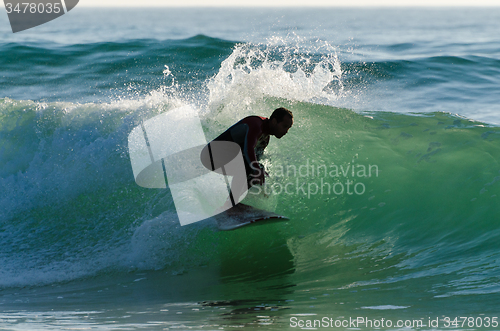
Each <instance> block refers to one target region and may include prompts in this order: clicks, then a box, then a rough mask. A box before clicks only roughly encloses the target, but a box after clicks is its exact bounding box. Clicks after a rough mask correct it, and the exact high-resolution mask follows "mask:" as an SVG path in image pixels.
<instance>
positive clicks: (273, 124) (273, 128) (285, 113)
mask: <svg viewBox="0 0 500 331" xmlns="http://www.w3.org/2000/svg"><path fill="white" fill-rule="evenodd" d="M292 125H293V114H292V112H291V111H289V110H288V109H286V108H283V107H280V108H278V109H276V110H275V111H274V112H273V113H272V114H271V117H270V118H269V134H270V135H273V136H275V137H276V138H278V139H279V138H281V137H283V136H284V135H285V134H286V133H287V132H288V130H289V129H290V128H291V127H292Z"/></svg>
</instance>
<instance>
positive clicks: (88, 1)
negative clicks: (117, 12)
mask: <svg viewBox="0 0 500 331" xmlns="http://www.w3.org/2000/svg"><path fill="white" fill-rule="evenodd" d="M78 5H79V6H86V7H181V6H182V7H187V6H189V7H190V6H193V7H198V6H203V7H217V6H230V7H240V6H241V7H250V6H252V7H270V6H276V7H289V6H346V7H347V6H349V7H350V6H370V7H375V6H397V7H401V6H419V7H425V6H432V7H438V6H471V7H476V6H500V0H253V1H248V0H182V1H179V0H141V1H140V2H138V1H132V0H104V1H102V0H81V1H80V2H79V3H78Z"/></svg>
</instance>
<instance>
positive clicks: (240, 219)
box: [214, 203, 288, 231]
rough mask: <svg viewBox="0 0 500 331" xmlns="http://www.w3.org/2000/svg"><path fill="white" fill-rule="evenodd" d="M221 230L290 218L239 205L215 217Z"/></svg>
mask: <svg viewBox="0 0 500 331" xmlns="http://www.w3.org/2000/svg"><path fill="white" fill-rule="evenodd" d="M214 218H215V220H216V221H217V226H218V227H219V230H222V231H229V230H234V229H238V228H241V227H242V226H245V225H250V224H254V223H258V224H264V223H265V224H269V222H275V221H284V220H288V217H286V216H283V215H280V214H276V213H273V212H270V211H267V210H262V209H258V208H255V207H252V206H249V205H245V204H243V203H239V204H237V205H236V206H234V207H233V208H231V209H228V210H226V211H224V212H222V213H220V214H217V215H215V216H214Z"/></svg>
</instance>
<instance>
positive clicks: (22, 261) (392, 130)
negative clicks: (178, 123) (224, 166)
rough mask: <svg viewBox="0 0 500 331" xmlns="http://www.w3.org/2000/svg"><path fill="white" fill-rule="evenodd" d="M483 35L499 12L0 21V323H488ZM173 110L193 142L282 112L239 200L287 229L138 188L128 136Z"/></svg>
mask: <svg viewBox="0 0 500 331" xmlns="http://www.w3.org/2000/svg"><path fill="white" fill-rule="evenodd" d="M2 11H3V10H2ZM499 31H500V7H497V8H483V9H474V8H473V9H471V8H463V9H451V8H437V9H425V8H423V9H422V8H421V9H416V8H400V9H396V8H373V9H367V8H316V9H313V8H309V9H307V8H301V9H300V8H296V9H280V8H272V9H269V8H267V9H259V8H255V9H250V8H191V9H187V8H184V9H183V8H177V9H171V8H150V9H145V8H142V9H141V8H135V9H124V8H118V9H112V8H99V9H97V8H80V7H76V8H75V9H73V10H72V11H71V12H69V13H67V14H66V15H64V16H62V17H60V18H58V19H56V20H54V21H51V22H49V23H47V24H44V25H41V26H39V27H35V28H32V29H30V30H26V31H24V32H19V33H16V34H13V33H12V31H11V30H10V26H9V23H8V19H7V15H5V14H1V15H0V329H1V330H75V329H78V330H287V329H289V330H295V329H322V330H333V329H339V330H344V329H356V330H371V329H381V330H402V329H405V330H417V329H418V330H462V329H463V330H465V329H467V330H479V329H481V330H482V329H487V330H500V326H499V323H500V321H499V319H500V311H499V309H498V308H499V307H500V293H499V292H500V240H499V236H500V216H499V215H500V203H499V202H500V200H499V199H500V164H499V162H500V128H499V127H498V125H499V124H500V33H499ZM185 105H191V106H192V107H195V108H196V109H198V110H199V116H200V119H201V123H202V127H203V130H204V133H205V136H206V138H207V139H212V138H214V137H216V136H217V135H218V134H220V133H221V132H222V131H224V130H225V128H227V127H228V126H230V125H231V124H233V123H234V122H236V121H237V120H239V119H241V118H243V117H244V116H247V115H252V114H256V115H261V116H269V115H270V114H271V112H272V110H273V109H275V108H277V107H281V106H284V107H287V108H289V109H290V110H291V111H292V112H293V114H294V119H295V123H294V126H293V127H292V129H290V131H289V133H288V134H287V135H286V136H285V137H283V138H282V139H281V140H277V139H271V143H270V145H269V147H268V148H267V150H266V153H265V154H264V159H263V162H264V164H265V166H266V169H267V171H268V172H269V174H270V177H269V178H268V179H267V181H266V185H265V186H264V187H262V189H261V190H260V191H259V192H255V194H252V195H248V199H247V203H249V204H252V205H254V206H256V207H259V208H264V209H267V210H273V211H275V212H278V213H280V214H283V215H286V216H288V217H289V218H290V220H289V221H287V222H278V223H272V224H267V225H261V226H257V225H252V226H248V227H244V228H241V229H239V230H235V231H219V230H218V229H217V226H216V223H215V221H214V220H213V219H207V220H204V221H201V222H197V223H194V224H190V225H186V226H180V224H179V220H178V217H177V214H176V209H175V205H174V202H173V199H172V195H171V193H170V190H169V188H167V189H147V188H143V187H140V186H138V185H137V184H136V183H135V180H134V175H133V172H132V166H131V161H130V155H129V149H128V140H127V139H128V135H129V134H130V132H131V131H132V130H133V129H134V128H135V127H137V126H138V125H140V124H141V122H143V121H145V120H148V119H151V118H153V117H155V116H157V115H159V114H162V113H166V112H169V111H171V110H173V109H175V108H177V107H181V106H185ZM183 134H185V135H186V136H189V135H190V134H191V133H190V132H189V131H186V132H183Z"/></svg>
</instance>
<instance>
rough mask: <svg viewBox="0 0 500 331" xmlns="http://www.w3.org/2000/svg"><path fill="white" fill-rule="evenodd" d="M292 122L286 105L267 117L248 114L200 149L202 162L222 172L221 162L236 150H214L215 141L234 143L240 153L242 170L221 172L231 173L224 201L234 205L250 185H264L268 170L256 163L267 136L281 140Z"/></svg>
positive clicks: (226, 160) (209, 167)
mask: <svg viewBox="0 0 500 331" xmlns="http://www.w3.org/2000/svg"><path fill="white" fill-rule="evenodd" d="M292 125H293V114H292V112H291V111H290V110H288V109H286V108H283V107H280V108H277V109H276V110H274V112H273V113H272V114H271V116H270V117H269V118H266V117H261V116H248V117H245V118H243V119H242V120H240V121H239V122H237V123H236V124H234V125H233V126H231V127H230V128H229V129H227V130H226V131H224V132H223V133H222V134H220V135H219V136H218V137H217V138H215V139H214V140H213V141H212V142H210V143H209V144H208V145H207V147H205V148H204V149H203V151H202V153H201V160H202V163H203V164H204V165H205V167H207V168H208V169H211V170H215V169H218V168H220V167H222V169H223V171H224V165H225V164H227V163H228V162H229V161H230V160H232V159H233V158H234V157H235V156H236V155H235V154H237V153H238V152H239V151H235V150H234V149H225V150H223V151H221V150H218V151H213V150H212V149H213V147H215V146H218V145H216V144H214V143H215V142H232V143H236V144H237V145H238V146H239V147H240V150H241V152H242V154H243V162H244V164H245V172H242V171H237V172H236V173H224V175H231V176H233V180H232V182H231V194H230V200H228V201H227V202H226V204H227V203H232V205H233V206H234V205H235V204H236V203H238V201H239V197H240V196H241V195H242V194H243V193H244V192H245V191H246V190H248V189H249V188H250V187H252V186H253V185H263V184H264V182H265V176H266V175H267V173H266V171H265V169H264V166H263V165H262V164H261V163H259V160H260V158H261V156H262V154H263V152H264V149H265V148H266V147H267V145H268V144H269V139H270V136H275V137H276V138H278V139H280V138H281V137H283V136H284V135H286V134H287V132H288V130H289V129H290V128H291V127H292ZM211 145H212V146H211ZM219 146H228V145H219ZM233 146H235V145H233ZM218 149H220V147H218ZM236 149H237V148H236ZM221 152H222V153H221ZM214 155H217V157H214ZM214 164H216V165H214ZM238 170H241V169H238ZM242 174H246V177H245V176H243V175H242Z"/></svg>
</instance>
